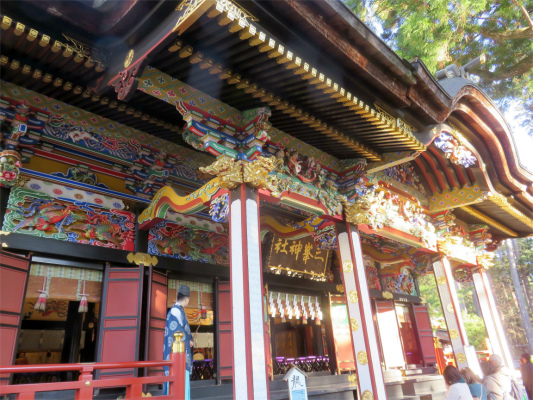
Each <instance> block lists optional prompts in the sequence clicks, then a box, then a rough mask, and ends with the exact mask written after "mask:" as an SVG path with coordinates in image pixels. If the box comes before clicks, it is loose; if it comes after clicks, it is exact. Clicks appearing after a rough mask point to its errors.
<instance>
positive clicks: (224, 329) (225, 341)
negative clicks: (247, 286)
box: [215, 281, 244, 379]
mask: <svg viewBox="0 0 533 400" xmlns="http://www.w3.org/2000/svg"><path fill="white" fill-rule="evenodd" d="M215 318H216V320H217V324H218V330H219V335H218V358H219V359H218V374H219V376H220V379H231V378H233V334H232V322H231V286H230V283H229V282H220V281H219V282H218V299H217V310H216V315H215ZM243 356H244V355H243Z"/></svg>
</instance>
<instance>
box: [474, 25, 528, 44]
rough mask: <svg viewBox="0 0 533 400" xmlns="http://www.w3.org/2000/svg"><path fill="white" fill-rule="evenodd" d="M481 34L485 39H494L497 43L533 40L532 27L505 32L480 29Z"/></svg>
mask: <svg viewBox="0 0 533 400" xmlns="http://www.w3.org/2000/svg"><path fill="white" fill-rule="evenodd" d="M479 33H481V34H482V35H483V36H485V37H488V38H490V39H494V40H496V41H501V40H510V39H529V38H531V39H533V28H531V27H526V28H518V29H514V30H507V31H504V32H499V31H492V30H490V29H483V28H480V29H479Z"/></svg>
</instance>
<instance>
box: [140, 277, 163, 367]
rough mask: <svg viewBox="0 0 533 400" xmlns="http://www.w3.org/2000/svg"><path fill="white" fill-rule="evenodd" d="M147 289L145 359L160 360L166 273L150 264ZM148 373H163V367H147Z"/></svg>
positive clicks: (161, 357) (161, 354)
mask: <svg viewBox="0 0 533 400" xmlns="http://www.w3.org/2000/svg"><path fill="white" fill-rule="evenodd" d="M148 290H149V291H150V292H149V293H148V302H149V303H148V306H147V314H148V315H147V321H146V326H147V334H146V346H145V349H146V354H145V359H146V360H148V361H160V360H162V359H163V341H164V338H165V323H166V318H167V298H168V279H167V273H166V272H160V271H156V270H154V269H153V267H152V266H150V267H149V276H148ZM148 375H149V376H155V375H163V368H162V367H161V368H148Z"/></svg>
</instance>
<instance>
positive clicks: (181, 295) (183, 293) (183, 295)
mask: <svg viewBox="0 0 533 400" xmlns="http://www.w3.org/2000/svg"><path fill="white" fill-rule="evenodd" d="M190 298H191V289H189V286H187V285H181V286H180V287H179V289H178V303H180V304H181V305H182V306H183V307H187V306H188V305H189V300H190Z"/></svg>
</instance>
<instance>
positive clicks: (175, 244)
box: [148, 221, 229, 265]
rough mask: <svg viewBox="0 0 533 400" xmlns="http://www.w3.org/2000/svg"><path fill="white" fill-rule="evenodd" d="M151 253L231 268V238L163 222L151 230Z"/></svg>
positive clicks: (149, 240)
mask: <svg viewBox="0 0 533 400" xmlns="http://www.w3.org/2000/svg"><path fill="white" fill-rule="evenodd" d="M148 253H149V254H153V255H156V256H167V257H173V258H179V259H182V260H194V261H200V262H205V263H211V264H219V265H229V245H228V237H227V236H226V235H221V234H218V233H214V232H208V231H203V230H199V229H187V228H185V227H183V226H179V225H176V224H172V223H170V222H168V221H160V222H159V223H157V224H155V225H154V226H153V227H152V228H151V229H150V231H149V235H148Z"/></svg>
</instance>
